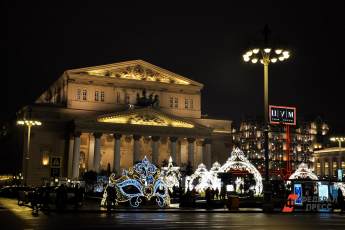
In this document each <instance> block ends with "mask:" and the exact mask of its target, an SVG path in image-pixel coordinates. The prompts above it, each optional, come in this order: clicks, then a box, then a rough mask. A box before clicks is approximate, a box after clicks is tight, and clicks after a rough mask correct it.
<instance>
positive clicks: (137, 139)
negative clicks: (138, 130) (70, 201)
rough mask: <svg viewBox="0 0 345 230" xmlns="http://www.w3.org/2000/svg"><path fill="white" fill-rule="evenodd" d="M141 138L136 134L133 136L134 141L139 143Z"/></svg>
mask: <svg viewBox="0 0 345 230" xmlns="http://www.w3.org/2000/svg"><path fill="white" fill-rule="evenodd" d="M140 138H141V136H140V135H137V134H134V135H133V139H134V140H135V141H139V140H140Z"/></svg>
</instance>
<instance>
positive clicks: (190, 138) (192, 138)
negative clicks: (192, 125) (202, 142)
mask: <svg viewBox="0 0 345 230" xmlns="http://www.w3.org/2000/svg"><path fill="white" fill-rule="evenodd" d="M187 141H188V143H193V142H194V141H195V138H194V137H188V138H187Z"/></svg>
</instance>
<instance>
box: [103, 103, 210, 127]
mask: <svg viewBox="0 0 345 230" xmlns="http://www.w3.org/2000/svg"><path fill="white" fill-rule="evenodd" d="M97 121H98V122H103V123H111V124H126V125H144V126H160V127H174V128H188V129H190V128H196V127H199V128H200V127H203V126H201V125H199V124H196V123H194V122H192V121H189V120H186V119H183V118H179V117H176V116H173V115H171V114H167V113H165V112H162V111H160V110H158V109H154V108H151V107H147V108H139V109H129V110H126V111H123V112H116V113H111V114H105V115H102V116H99V117H98V118H97ZM204 128H206V127H204Z"/></svg>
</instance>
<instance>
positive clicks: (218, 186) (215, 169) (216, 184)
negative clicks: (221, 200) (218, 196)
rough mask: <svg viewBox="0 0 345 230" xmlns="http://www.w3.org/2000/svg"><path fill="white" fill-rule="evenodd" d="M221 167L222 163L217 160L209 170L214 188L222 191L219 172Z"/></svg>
mask: <svg viewBox="0 0 345 230" xmlns="http://www.w3.org/2000/svg"><path fill="white" fill-rule="evenodd" d="M220 167H221V164H219V162H218V161H216V162H214V163H213V165H212V168H211V169H210V171H209V173H210V178H211V181H212V188H213V189H214V190H216V189H218V191H220V189H221V179H220V178H218V172H219V169H220Z"/></svg>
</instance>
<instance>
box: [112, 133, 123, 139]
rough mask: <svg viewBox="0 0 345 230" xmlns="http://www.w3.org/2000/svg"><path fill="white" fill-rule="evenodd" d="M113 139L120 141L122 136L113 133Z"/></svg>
mask: <svg viewBox="0 0 345 230" xmlns="http://www.w3.org/2000/svg"><path fill="white" fill-rule="evenodd" d="M113 136H114V139H115V140H119V139H121V137H122V134H120V133H114V135H113Z"/></svg>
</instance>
